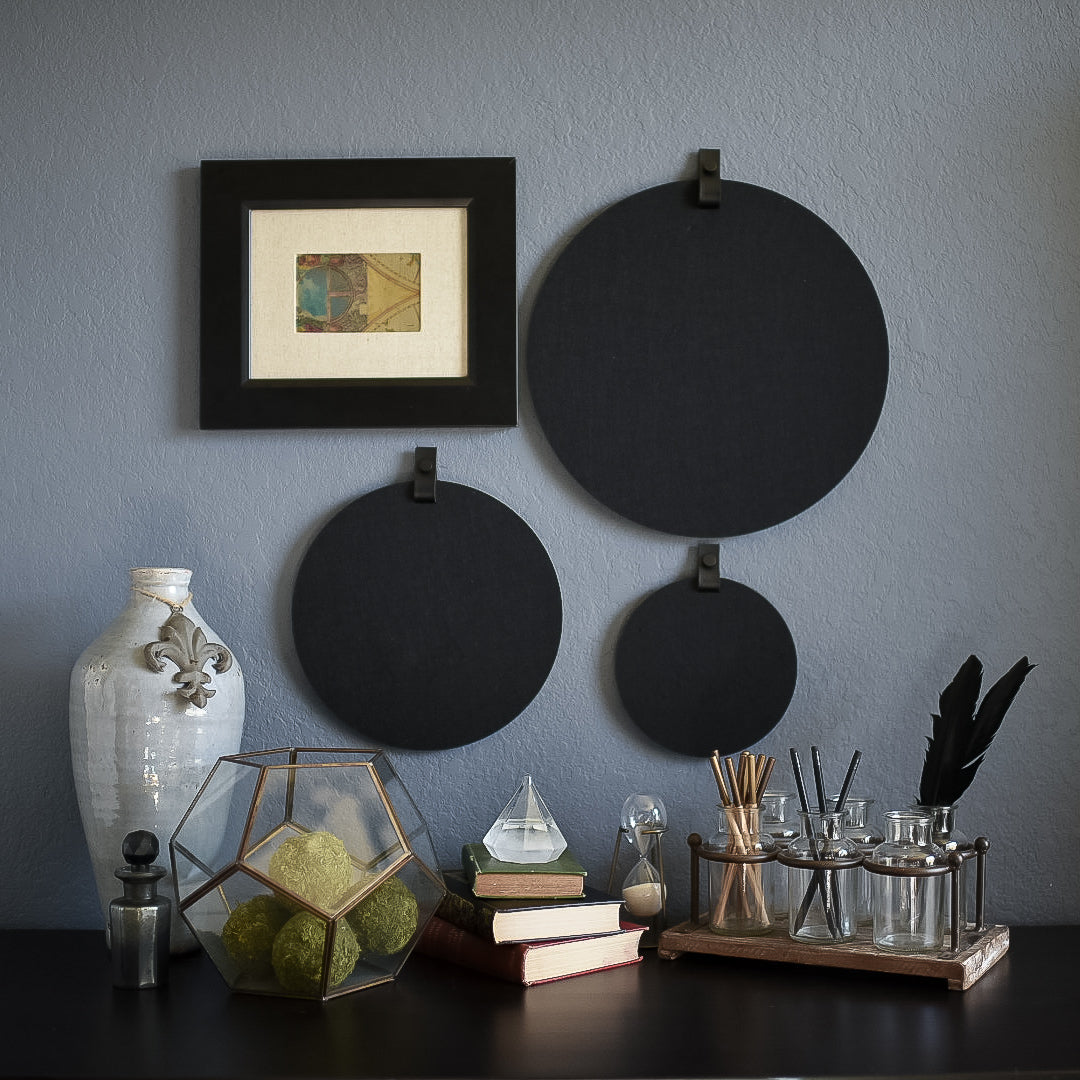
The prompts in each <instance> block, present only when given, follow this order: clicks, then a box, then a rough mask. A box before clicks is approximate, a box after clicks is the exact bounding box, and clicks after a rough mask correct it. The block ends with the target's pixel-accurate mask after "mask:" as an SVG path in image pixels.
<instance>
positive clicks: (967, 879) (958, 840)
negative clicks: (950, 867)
mask: <svg viewBox="0 0 1080 1080" xmlns="http://www.w3.org/2000/svg"><path fill="white" fill-rule="evenodd" d="M912 809H914V810H916V811H918V812H920V813H924V814H930V816H931V817H932V819H933V825H932V832H933V839H934V843H935V844H937V845H938V846H939V847H940V848H942V849H943V850H944V851H945V855H946V856H948V855H951V854H952V853H953V852H954V851H955V852H958V853H959V854H960V855H962V856H963V858H964V862H963V864H962V865H961V867H960V871H959V873H960V920H959V921H960V929H961V930H972V929H974V927H975V898H974V892H975V867H974V856H975V845H974V844H973V843H972V842H971V840H970V839H969V838H968V837H967V836H966V835H965V834H964V833H963V832H962V831H961V830H960V829H959V828H957V825H956V810H957V807H956V806H955V805H953V806H914V807H913V808H912ZM945 929H946V930H951V929H952V905H951V904H949V903H946V905H945Z"/></svg>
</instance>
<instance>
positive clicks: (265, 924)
mask: <svg viewBox="0 0 1080 1080" xmlns="http://www.w3.org/2000/svg"><path fill="white" fill-rule="evenodd" d="M289 915H290V912H289V910H288V908H286V907H285V906H284V905H283V904H281V903H280V902H279V901H278V900H277V899H275V898H274V897H273V896H269V895H267V896H253V897H252V898H251V899H250V900H247V901H245V902H244V903H242V904H238V905H237V906H236V907H235V908H234V909H233V913H232V914H231V915H230V916H229V918H228V920H227V921H226V923H225V925H224V926H223V927H222V928H221V940H222V942H223V944H224V945H225V949H226V951H227V952H228V954H229V956H231V957H232V958H233V960H235V961H236V963H237V964H238V965H239V967H240V970H241V971H243V972H244V973H246V974H248V975H269V974H270V969H271V963H270V954H271V951H272V950H273V947H274V938H275V937H277V933H278V931H279V930H280V929H281V928H282V927H283V926H284V925H285V924H286V923H287V922H288V921H289Z"/></svg>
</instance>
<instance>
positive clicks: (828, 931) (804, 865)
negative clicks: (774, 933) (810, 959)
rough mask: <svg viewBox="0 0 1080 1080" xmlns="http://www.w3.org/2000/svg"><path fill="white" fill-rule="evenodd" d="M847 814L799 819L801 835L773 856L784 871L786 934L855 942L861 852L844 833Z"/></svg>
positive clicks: (816, 940) (795, 937)
mask: <svg viewBox="0 0 1080 1080" xmlns="http://www.w3.org/2000/svg"><path fill="white" fill-rule="evenodd" d="M846 817H847V813H846V811H842V812H840V813H836V812H835V811H827V812H824V813H822V812H821V811H812V812H810V813H802V814H800V815H799V818H800V821H801V829H800V835H799V836H797V837H796V838H795V839H794V840H793V841H792V842H791V843H790V844H789V845H788V847H787V850H786V851H784V852H782V853H781V854H780V855H779V856H778V858H779V860H780V862H781V863H783V864H784V865H785V866H786V867H787V883H788V934H789V936H790V937H791V938H792V939H793V940H795V941H803V942H807V943H810V944H815V945H832V944H838V943H842V942H847V941H854V939H855V937H856V936H857V934H858V920H857V904H858V895H859V893H858V889H859V867H860V865H861V863H862V858H863V857H862V853H861V852H860V851H859V848H858V845H857V844H855V843H853V842H852V841H851V840H849V839H848V838H847V835H846V834H845V832H844V823H845V820H846Z"/></svg>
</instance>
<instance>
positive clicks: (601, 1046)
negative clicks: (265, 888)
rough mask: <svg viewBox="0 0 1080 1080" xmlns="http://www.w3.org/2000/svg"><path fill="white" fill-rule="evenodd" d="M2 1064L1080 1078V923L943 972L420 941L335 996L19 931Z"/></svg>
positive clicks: (9, 967) (7, 966)
mask: <svg viewBox="0 0 1080 1080" xmlns="http://www.w3.org/2000/svg"><path fill="white" fill-rule="evenodd" d="M0 958H2V959H0V971H2V972H3V974H4V976H5V978H4V991H3V999H2V1001H0V1005H2V1007H0V1076H5V1077H7V1076H27V1077H44V1076H48V1077H113V1078H126V1077H135V1076H154V1077H259V1078H262V1080H270V1078H275V1077H346V1076H355V1077H432V1078H433V1077H476V1078H479V1077H507V1078H510V1077H547V1078H552V1080H554V1078H560V1077H595V1078H603V1077H685V1078H692V1077H734V1076H738V1077H766V1076H772V1077H781V1076H783V1077H794V1076H846V1077H855V1076H905V1077H909V1076H956V1075H959V1074H983V1075H997V1076H1016V1075H1021V1074H1022V1075H1038V1076H1043V1077H1046V1076H1080V1034H1078V1031H1077V1027H1078V1018H1080V993H1078V991H1077V978H1076V973H1077V960H1078V959H1080V927H1069V928H1060V927H1014V928H1012V931H1011V947H1010V950H1009V952H1008V953H1007V954H1006V956H1005V957H1004V958H1003V959H1002V960H1000V961H999V962H998V964H997V965H996V966H995V967H994V968H993V969H992V970H991V971H990V972H988V973H987V974H986V975H985V976H984V977H983V978H982V979H981V980H980V981H979V982H978V983H976V984H975V985H974V986H973V987H971V988H970V989H968V990H966V991H957V990H949V989H947V988H946V985H945V983H944V982H943V981H938V980H927V979H922V978H915V977H908V976H895V975H893V976H888V975H881V974H875V973H867V972H858V971H838V970H832V969H825V968H810V967H804V966H796V965H787V964H777V963H770V962H763V961H752V960H730V959H724V958H720V957H712V956H702V955H690V954H688V955H684V956H682V957H680V958H678V959H676V960H662V959H660V958H658V957H657V956H656V955H655V953H653V952H649V953H648V954H647V955H646V958H645V961H644V962H643V963H642V964H638V965H634V966H631V967H626V968H620V969H616V970H612V971H608V972H601V973H597V974H593V975H588V976H584V977H579V978H573V979H565V980H562V981H560V982H555V983H549V984H545V985H540V986H534V987H530V988H528V989H526V988H523V987H518V986H515V985H512V984H509V983H502V982H497V981H495V980H492V979H489V978H485V977H483V976H480V975H477V974H474V973H472V972H471V971H468V970H466V969H464V968H459V967H454V966H451V965H447V964H443V963H441V962H439V961H436V960H433V959H430V958H428V957H424V956H420V955H413V956H412V957H410V959H409V960H408V962H407V963H406V965H405V969H404V971H403V972H402V974H401V976H400V977H399V979H398V980H397V981H396V982H394V983H391V984H385V985H382V986H376V987H372V988H371V989H368V990H362V991H359V992H357V993H355V994H351V995H348V996H345V997H341V998H338V999H335V1000H333V1001H330V1002H327V1003H325V1004H320V1003H316V1002H308V1001H301V1000H295V999H288V998H270V997H258V996H251V995H243V994H234V993H232V992H230V991H229V990H228V988H227V987H226V986H225V984H224V983H223V982H222V980H221V978H220V977H219V975H218V973H217V971H216V969H215V968H214V967H213V966H212V964H211V963H210V962H209V961H208V960H207V959H206V957H205V956H203V955H202V954H201V953H196V954H191V955H188V956H184V957H181V958H179V959H174V961H173V963H172V964H171V968H170V977H169V982H168V985H167V986H165V987H162V988H159V989H157V990H142V991H131V990H126V991H125V990H116V989H114V988H113V986H112V984H111V972H110V965H109V962H108V957H107V954H106V952H105V945H104V941H103V938H102V935H101V934H98V933H94V932H89V931H16V930H8V931H0Z"/></svg>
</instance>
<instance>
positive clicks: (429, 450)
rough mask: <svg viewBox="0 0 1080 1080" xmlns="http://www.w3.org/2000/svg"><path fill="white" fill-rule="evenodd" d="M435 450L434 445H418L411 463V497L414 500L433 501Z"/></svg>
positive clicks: (435, 474)
mask: <svg viewBox="0 0 1080 1080" xmlns="http://www.w3.org/2000/svg"><path fill="white" fill-rule="evenodd" d="M436 459H437V452H436V449H435V447H434V446H418V447H417V448H416V457H415V459H414V464H413V499H414V500H415V501H416V502H432V503H433V502H434V501H435V482H436V480H437V479H438V470H437V468H436Z"/></svg>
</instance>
